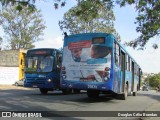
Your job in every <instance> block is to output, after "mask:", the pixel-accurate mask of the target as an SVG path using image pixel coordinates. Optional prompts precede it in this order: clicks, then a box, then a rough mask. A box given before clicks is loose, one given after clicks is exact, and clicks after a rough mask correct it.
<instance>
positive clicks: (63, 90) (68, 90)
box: [62, 89, 72, 95]
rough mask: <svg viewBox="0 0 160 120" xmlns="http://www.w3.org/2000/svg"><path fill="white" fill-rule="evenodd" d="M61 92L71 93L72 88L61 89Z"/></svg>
mask: <svg viewBox="0 0 160 120" xmlns="http://www.w3.org/2000/svg"><path fill="white" fill-rule="evenodd" d="M62 93H63V94H64V95H67V94H71V93H72V89H62Z"/></svg>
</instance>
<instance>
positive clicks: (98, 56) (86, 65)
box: [61, 33, 113, 97]
mask: <svg viewBox="0 0 160 120" xmlns="http://www.w3.org/2000/svg"><path fill="white" fill-rule="evenodd" d="M112 46H113V36H112V35H110V34H100V33H99V34H98V33H97V34H94V33H93V34H78V35H72V36H68V37H65V39H64V49H63V62H62V71H61V86H62V88H73V89H80V90H87V94H88V96H89V97H97V96H98V95H99V92H100V91H111V90H112V80H111V79H112V69H113V68H112V64H111V59H112Z"/></svg>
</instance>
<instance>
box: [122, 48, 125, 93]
mask: <svg viewBox="0 0 160 120" xmlns="http://www.w3.org/2000/svg"><path fill="white" fill-rule="evenodd" d="M121 71H122V91H123V92H124V85H125V53H124V52H123V51H122V50H121Z"/></svg>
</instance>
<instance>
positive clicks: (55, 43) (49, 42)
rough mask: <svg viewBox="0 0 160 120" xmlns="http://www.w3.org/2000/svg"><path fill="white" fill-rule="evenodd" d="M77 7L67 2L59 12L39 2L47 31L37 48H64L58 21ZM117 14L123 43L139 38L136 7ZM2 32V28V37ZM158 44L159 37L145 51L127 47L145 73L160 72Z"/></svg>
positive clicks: (127, 7)
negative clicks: (155, 45) (155, 44)
mask: <svg viewBox="0 0 160 120" xmlns="http://www.w3.org/2000/svg"><path fill="white" fill-rule="evenodd" d="M74 5H76V2H75V0H70V1H67V4H66V5H65V7H63V8H61V7H60V8H59V9H57V10H55V9H54V6H53V3H50V2H38V3H36V6H37V8H38V9H41V12H42V15H43V19H44V21H45V25H46V29H45V30H44V36H43V39H44V40H43V41H39V42H36V43H35V46H36V48H62V46H63V35H62V31H60V28H59V26H58V21H59V20H62V18H63V15H64V13H65V12H67V11H68V10H69V9H70V8H71V7H73V6H74ZM114 14H115V18H116V20H115V29H116V31H117V32H118V33H119V35H120V36H121V41H122V43H124V42H125V41H129V40H134V39H135V38H136V37H138V35H139V33H137V32H136V26H137V25H136V24H134V22H135V21H136V20H135V17H136V16H137V12H136V11H135V9H134V6H126V7H123V8H119V7H118V6H116V7H115V8H114ZM1 33H2V30H1V28H0V36H1ZM155 42H156V43H158V44H159V46H160V40H159V38H158V37H155V38H154V39H152V40H151V41H150V42H149V43H148V44H147V45H146V47H145V50H143V51H142V50H134V49H133V48H130V47H127V48H126V49H127V50H128V51H129V52H130V54H131V55H132V57H133V58H134V59H135V60H136V61H137V63H138V64H139V65H140V66H141V68H142V71H143V72H145V73H159V72H160V63H159V62H160V48H159V49H157V50H155V49H153V48H152V45H153V44H154V43H155Z"/></svg>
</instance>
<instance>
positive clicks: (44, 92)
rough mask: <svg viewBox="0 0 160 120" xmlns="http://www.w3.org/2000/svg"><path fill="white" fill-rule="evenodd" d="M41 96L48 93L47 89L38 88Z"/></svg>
mask: <svg viewBox="0 0 160 120" xmlns="http://www.w3.org/2000/svg"><path fill="white" fill-rule="evenodd" d="M39 90H40V92H41V94H47V93H48V90H47V89H44V88H39Z"/></svg>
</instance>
